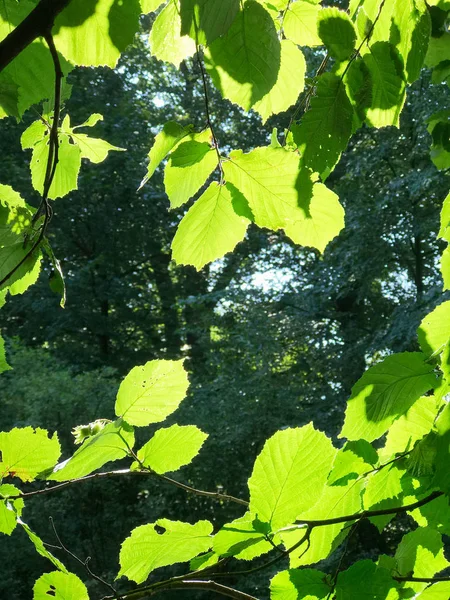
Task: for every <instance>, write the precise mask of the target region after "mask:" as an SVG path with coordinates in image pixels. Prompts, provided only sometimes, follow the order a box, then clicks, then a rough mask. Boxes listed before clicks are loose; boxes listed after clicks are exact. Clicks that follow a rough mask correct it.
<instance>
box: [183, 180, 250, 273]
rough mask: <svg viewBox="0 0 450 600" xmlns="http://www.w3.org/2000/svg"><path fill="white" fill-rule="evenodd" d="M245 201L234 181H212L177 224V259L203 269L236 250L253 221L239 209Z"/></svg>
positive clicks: (184, 263)
mask: <svg viewBox="0 0 450 600" xmlns="http://www.w3.org/2000/svg"><path fill="white" fill-rule="evenodd" d="M242 204H244V205H245V199H244V198H242V196H241V194H240V193H239V191H238V190H237V189H236V188H234V187H233V186H232V185H230V184H226V185H219V184H217V183H211V184H210V186H209V187H208V189H207V190H206V191H205V192H204V193H203V194H202V195H201V196H200V198H199V199H198V200H197V202H196V203H195V204H194V205H193V206H192V207H191V208H190V209H189V211H188V212H187V213H186V215H185V216H184V217H183V219H182V221H181V223H180V224H179V226H178V229H177V232H176V234H175V237H174V239H173V242H172V253H173V258H174V260H175V261H176V262H177V263H178V264H182V265H193V266H194V267H195V268H196V269H197V270H200V269H201V268H203V267H204V266H205V265H206V264H207V263H209V262H211V261H213V260H215V259H216V258H221V257H222V256H224V255H225V254H226V253H227V252H231V251H232V250H234V248H235V246H236V244H238V243H239V242H240V241H241V240H242V239H243V238H244V236H245V232H246V231H247V227H248V224H249V222H250V221H249V220H248V219H247V218H246V217H245V216H242V214H238V213H237V212H236V209H237V210H239V207H240V205H242ZM235 205H237V206H236V209H235V208H234V206H235ZM240 212H241V213H242V211H240Z"/></svg>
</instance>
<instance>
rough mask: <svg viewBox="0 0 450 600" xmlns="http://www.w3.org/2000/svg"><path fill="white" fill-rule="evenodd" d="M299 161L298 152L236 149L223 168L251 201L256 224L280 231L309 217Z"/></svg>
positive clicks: (277, 149) (232, 181) (230, 181)
mask: <svg viewBox="0 0 450 600" xmlns="http://www.w3.org/2000/svg"><path fill="white" fill-rule="evenodd" d="M299 162H300V160H299V157H298V155H297V154H296V153H294V152H288V151H286V150H284V149H283V148H271V147H265V148H255V150H252V151H251V152H249V153H247V154H244V153H243V152H242V150H234V151H233V152H231V154H230V160H229V161H226V162H224V163H223V169H224V173H225V179H226V180H227V181H228V182H229V183H232V184H233V185H234V186H235V187H236V188H237V189H238V190H239V191H240V192H241V193H242V194H243V196H244V197H245V199H246V200H247V202H248V205H249V207H250V210H251V212H252V215H253V220H254V222H255V223H256V224H257V225H259V226H260V227H268V228H269V229H272V230H274V231H276V230H277V229H280V228H282V227H287V226H288V225H289V224H291V223H295V222H296V221H298V220H299V219H302V218H304V217H305V213H306V211H305V209H304V208H302V202H303V195H302V192H303V190H302V189H301V181H300V172H299ZM303 203H304V202H303Z"/></svg>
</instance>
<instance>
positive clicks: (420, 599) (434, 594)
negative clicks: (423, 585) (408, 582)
mask: <svg viewBox="0 0 450 600" xmlns="http://www.w3.org/2000/svg"><path fill="white" fill-rule="evenodd" d="M448 598H450V581H441V582H439V583H435V584H433V585H430V586H429V587H427V589H426V590H424V591H423V592H422V593H421V594H419V595H418V596H416V600H448Z"/></svg>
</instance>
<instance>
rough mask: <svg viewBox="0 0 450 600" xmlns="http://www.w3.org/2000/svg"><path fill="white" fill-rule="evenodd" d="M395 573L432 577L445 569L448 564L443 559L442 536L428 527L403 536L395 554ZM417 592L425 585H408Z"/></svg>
mask: <svg viewBox="0 0 450 600" xmlns="http://www.w3.org/2000/svg"><path fill="white" fill-rule="evenodd" d="M395 558H396V561H397V571H398V573H399V574H400V575H411V574H412V575H413V576H414V577H420V578H421V577H424V578H427V577H434V576H435V575H436V574H437V573H439V572H440V571H442V570H443V569H445V568H447V567H448V566H449V565H450V563H449V562H448V561H447V560H446V558H445V557H444V547H443V543H442V536H441V535H440V534H439V533H438V532H437V531H434V530H433V529H429V528H428V527H419V528H418V529H416V530H415V531H411V532H410V533H407V534H406V535H404V536H403V538H402V541H401V542H400V544H399V545H398V547H397V551H396V553H395ZM410 585H411V586H412V585H413V586H414V588H413V589H414V590H415V591H416V592H419V591H421V590H423V589H425V588H426V587H427V584H426V583H417V582H414V584H410Z"/></svg>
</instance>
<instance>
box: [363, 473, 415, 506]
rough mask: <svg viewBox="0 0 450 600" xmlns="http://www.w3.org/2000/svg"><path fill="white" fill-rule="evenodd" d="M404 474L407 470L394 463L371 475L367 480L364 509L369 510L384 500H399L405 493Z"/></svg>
mask: <svg viewBox="0 0 450 600" xmlns="http://www.w3.org/2000/svg"><path fill="white" fill-rule="evenodd" d="M404 474H405V469H404V468H400V467H399V466H398V464H397V463H392V464H391V465H387V466H385V467H383V468H382V469H380V470H378V471H375V473H371V474H370V475H369V476H368V477H367V478H366V488H365V491H364V496H363V502H364V508H365V509H366V510H368V509H370V508H373V507H374V506H375V505H377V504H380V502H383V501H384V500H391V499H393V498H395V499H398V498H399V497H400V496H401V495H402V493H403V487H402V483H401V481H400V479H401V478H402V476H403V475H404Z"/></svg>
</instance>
